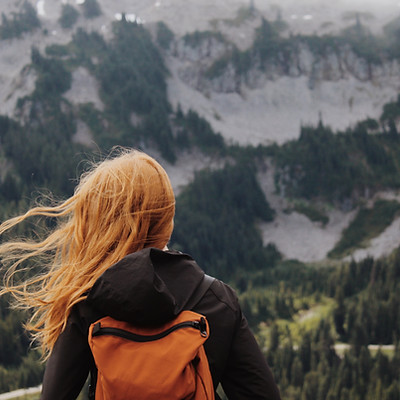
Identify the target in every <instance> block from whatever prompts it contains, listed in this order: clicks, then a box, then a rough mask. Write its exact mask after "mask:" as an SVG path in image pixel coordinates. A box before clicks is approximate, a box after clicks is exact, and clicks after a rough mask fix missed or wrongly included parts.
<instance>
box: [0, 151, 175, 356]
mask: <svg viewBox="0 0 400 400" xmlns="http://www.w3.org/2000/svg"><path fill="white" fill-rule="evenodd" d="M174 213H175V198H174V193H173V190H172V187H171V183H170V181H169V178H168V176H167V174H166V172H165V171H164V169H163V168H162V167H161V165H160V164H158V163H157V162H156V161H155V160H154V159H153V158H151V157H150V156H148V155H146V154H144V153H142V152H139V151H136V150H120V152H119V153H118V155H117V156H114V157H113V158H108V159H106V160H104V161H102V162H101V163H99V164H97V165H94V166H93V167H92V169H91V170H90V171H89V172H87V173H85V174H83V175H82V176H81V179H80V182H79V184H78V186H77V187H76V189H75V192H74V195H73V196H71V197H70V198H69V199H67V200H66V201H64V202H62V203H61V204H59V205H55V206H37V207H35V208H32V209H30V210H29V211H28V212H26V213H25V214H24V215H21V216H18V217H15V218H12V219H9V220H7V221H5V222H3V223H2V224H1V225H0V234H3V233H4V232H5V231H7V230H9V229H10V228H12V227H13V226H15V225H17V224H19V223H21V222H22V221H24V220H26V219H27V218H29V217H37V216H39V217H43V216H45V217H51V218H53V219H54V218H55V219H56V220H57V225H56V227H55V228H53V229H52V231H50V232H48V233H47V234H46V235H45V237H44V238H42V239H37V240H27V239H24V240H18V241H8V242H5V243H3V244H1V245H0V259H1V262H2V263H3V266H5V268H6V273H5V277H4V287H3V289H2V290H1V291H0V295H1V294H4V293H7V292H9V293H11V294H12V295H13V296H14V298H15V300H16V301H15V305H16V307H19V308H25V309H29V310H31V314H30V319H29V321H28V322H27V324H26V328H27V329H28V330H29V331H30V332H31V334H32V336H33V340H38V341H39V343H40V345H41V347H42V350H43V355H44V358H46V357H47V356H48V354H49V353H50V351H51V350H52V348H53V346H54V343H55V342H56V340H57V338H58V336H59V335H60V333H61V332H62V331H63V330H64V328H65V326H66V322H67V319H68V316H69V314H70V311H71V308H72V307H73V306H74V305H75V304H77V303H79V302H81V301H82V300H84V299H85V298H86V296H87V293H88V291H89V290H90V288H91V287H92V286H93V284H94V282H95V281H96V280H97V279H98V278H99V276H100V275H101V274H102V273H103V272H104V271H105V270H106V269H107V268H109V267H110V266H111V265H112V264H114V263H115V262H117V261H119V260H120V259H122V258H123V257H124V256H126V255H127V254H129V253H133V252H135V251H138V250H141V249H143V248H145V247H157V248H160V249H162V248H164V247H165V245H166V244H167V243H168V240H169V239H170V236H171V233H172V230H173V218H174ZM26 260H31V261H32V262H40V263H41V266H43V268H44V269H43V271H44V272H42V273H41V274H39V275H36V276H34V277H33V278H30V279H23V280H22V281H21V280H19V281H18V280H17V274H18V271H21V269H22V267H23V265H24V263H25V261H26Z"/></svg>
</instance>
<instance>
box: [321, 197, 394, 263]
mask: <svg viewBox="0 0 400 400" xmlns="http://www.w3.org/2000/svg"><path fill="white" fill-rule="evenodd" d="M399 210H400V204H399V203H398V202H397V201H395V200H378V201H377V202H376V203H375V204H374V206H373V207H372V208H361V209H360V211H359V212H358V214H357V216H356V218H355V219H354V220H353V222H352V223H351V224H350V225H349V226H348V227H347V228H346V229H345V230H344V231H343V234H342V238H341V239H340V241H339V242H338V243H337V244H336V246H335V247H334V248H333V250H331V251H330V252H329V254H328V256H329V257H331V258H341V257H344V256H346V255H348V254H350V253H351V252H352V251H353V250H355V249H357V248H361V247H366V246H367V245H368V242H369V240H371V239H373V238H374V237H377V236H378V235H379V234H381V233H382V232H383V231H384V230H385V229H386V228H387V227H388V226H389V225H390V224H391V223H392V222H393V220H394V218H395V216H396V214H397V213H398V212H399Z"/></svg>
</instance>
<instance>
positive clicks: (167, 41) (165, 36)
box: [157, 21, 174, 50]
mask: <svg viewBox="0 0 400 400" xmlns="http://www.w3.org/2000/svg"><path fill="white" fill-rule="evenodd" d="M173 40H174V32H172V31H171V29H169V28H168V26H167V25H166V24H165V23H164V22H162V21H160V22H157V43H158V44H159V45H160V46H161V47H162V48H163V49H165V50H168V49H169V47H170V46H171V43H172V41H173Z"/></svg>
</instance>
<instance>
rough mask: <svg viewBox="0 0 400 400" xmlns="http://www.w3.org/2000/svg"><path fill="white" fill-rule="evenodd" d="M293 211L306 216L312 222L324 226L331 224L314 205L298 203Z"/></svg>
mask: <svg viewBox="0 0 400 400" xmlns="http://www.w3.org/2000/svg"><path fill="white" fill-rule="evenodd" d="M293 210H294V211H296V212H298V213H300V214H303V215H305V216H306V217H307V218H308V219H309V220H310V221H313V222H321V223H322V225H324V226H325V225H326V224H327V223H328V222H329V217H328V216H327V215H325V214H324V213H323V212H322V211H320V210H319V209H318V208H317V207H315V206H314V205H310V204H306V203H303V202H296V203H295V204H294V206H293Z"/></svg>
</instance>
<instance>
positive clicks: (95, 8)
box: [82, 0, 102, 19]
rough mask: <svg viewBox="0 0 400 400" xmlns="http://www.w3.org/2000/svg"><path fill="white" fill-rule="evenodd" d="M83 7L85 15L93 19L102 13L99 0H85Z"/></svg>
mask: <svg viewBox="0 0 400 400" xmlns="http://www.w3.org/2000/svg"><path fill="white" fill-rule="evenodd" d="M82 7H83V16H84V17H85V18H88V19H92V18H96V17H98V16H100V15H101V14H102V13H101V8H100V5H99V3H98V1H97V0H85V2H84V3H83V5H82Z"/></svg>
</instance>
